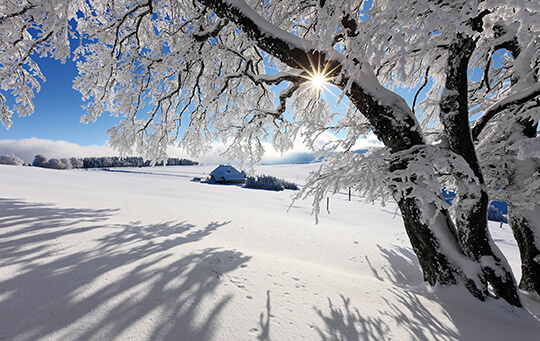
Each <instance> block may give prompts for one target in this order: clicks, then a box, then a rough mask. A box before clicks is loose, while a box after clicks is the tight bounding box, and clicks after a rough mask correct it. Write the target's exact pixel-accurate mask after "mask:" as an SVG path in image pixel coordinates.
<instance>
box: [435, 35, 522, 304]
mask: <svg viewBox="0 0 540 341" xmlns="http://www.w3.org/2000/svg"><path fill="white" fill-rule="evenodd" d="M474 49H475V41H474V40H473V38H471V37H466V36H464V35H462V34H460V33H458V34H456V37H455V38H454V40H453V42H452V43H451V44H450V46H449V48H448V66H447V68H446V84H445V85H446V86H445V89H444V90H443V94H442V96H441V102H440V108H441V114H440V116H441V123H442V124H443V127H444V132H445V136H446V137H447V140H448V146H449V149H450V150H451V151H452V152H454V153H456V154H458V155H460V156H461V157H463V158H464V159H465V161H466V162H467V164H468V165H469V167H470V168H471V170H472V172H473V174H474V176H475V177H476V179H471V178H470V177H467V176H462V175H456V176H455V178H456V181H457V182H458V193H457V200H456V203H455V206H456V217H455V222H456V228H457V235H458V241H459V243H460V245H461V248H462V250H463V252H464V253H465V254H466V255H467V256H468V257H470V258H471V259H473V260H475V261H478V262H480V264H482V275H483V278H482V281H483V282H484V283H485V286H486V288H485V289H484V290H483V291H487V286H488V284H491V286H492V288H493V290H494V292H495V295H497V296H498V297H502V298H503V299H505V300H506V301H507V302H508V303H510V304H512V305H515V306H521V300H520V298H519V294H518V292H517V288H516V284H515V280H514V278H513V275H512V272H511V271H510V267H509V266H508V264H507V262H506V260H505V259H504V256H503V255H502V253H501V252H500V250H498V248H497V246H496V245H495V244H494V243H493V241H492V239H491V237H490V234H489V231H488V228H487V209H488V204H489V198H488V193H487V187H486V185H485V182H484V176H483V174H482V171H481V168H480V163H479V161H478V158H477V156H476V152H475V148H474V144H473V140H472V135H471V131H470V127H469V108H468V75H467V70H468V64H469V59H470V57H471V55H472V53H473V52H474Z"/></svg>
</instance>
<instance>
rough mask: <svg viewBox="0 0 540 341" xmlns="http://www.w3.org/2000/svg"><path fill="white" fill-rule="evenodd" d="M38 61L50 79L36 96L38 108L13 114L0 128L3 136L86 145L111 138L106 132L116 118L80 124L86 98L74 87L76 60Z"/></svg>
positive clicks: (0, 137)
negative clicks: (9, 122) (22, 114)
mask: <svg viewBox="0 0 540 341" xmlns="http://www.w3.org/2000/svg"><path fill="white" fill-rule="evenodd" d="M38 63H39V65H40V67H41V70H42V72H43V74H44V75H45V77H46V78H47V81H46V82H45V83H42V86H41V90H40V92H38V93H37V94H36V96H35V98H34V105H35V111H34V113H33V114H32V115H30V116H27V117H18V116H13V117H12V119H13V125H12V126H11V128H10V129H8V130H6V129H5V128H4V127H2V128H1V130H0V139H1V140H6V139H14V140H20V139H27V138H32V137H34V138H40V139H51V140H63V141H69V142H73V143H77V144H80V145H83V146H88V145H103V144H105V143H106V141H107V140H108V135H107V134H106V132H107V129H108V128H110V127H111V126H112V125H113V124H114V123H115V122H116V121H117V119H116V118H112V117H106V116H104V117H101V118H100V119H99V120H97V121H96V122H95V123H89V124H81V123H79V120H80V118H81V116H82V115H83V114H84V109H82V107H81V106H82V105H83V104H84V102H83V101H82V99H81V95H80V93H79V92H78V91H76V90H74V89H72V85H73V80H74V78H75V76H76V75H77V68H76V66H75V63H74V62H72V61H67V62H66V64H62V63H61V62H60V61H58V60H54V59H51V58H43V59H40V60H39V62H38ZM0 152H1V151H0Z"/></svg>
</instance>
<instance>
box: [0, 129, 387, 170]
mask: <svg viewBox="0 0 540 341" xmlns="http://www.w3.org/2000/svg"><path fill="white" fill-rule="evenodd" d="M335 139H337V137H336V136H334V135H333V134H331V133H325V134H322V135H321V136H320V137H319V139H318V140H317V141H316V143H315V147H316V148H320V147H322V146H323V145H324V144H325V143H327V142H329V141H332V140H335ZM381 145H382V144H381V142H380V141H378V140H377V138H376V137H375V136H374V135H373V134H371V135H369V136H367V137H366V138H365V139H360V140H358V141H357V143H356V144H355V147H354V149H368V148H371V147H374V146H381ZM212 147H213V148H212V151H210V152H209V153H208V154H206V155H202V156H199V157H191V156H190V155H188V154H187V153H186V152H185V151H184V150H182V149H181V148H178V147H171V148H169V150H168V152H169V156H171V157H178V158H186V159H191V160H196V161H198V162H200V163H204V164H219V163H228V162H230V160H227V159H225V158H223V157H222V156H221V153H222V152H223V151H224V150H226V148H227V146H226V145H225V144H223V143H217V142H216V143H214V144H213V146H212ZM264 147H265V149H266V153H265V155H264V157H263V160H262V163H263V164H275V163H307V162H310V161H312V160H313V158H314V154H315V153H314V151H313V150H311V149H309V148H308V147H307V146H306V145H305V144H304V143H303V142H302V139H301V138H299V139H297V140H296V141H295V142H294V144H293V148H292V149H291V150H289V151H287V152H285V153H283V154H281V153H279V152H278V151H276V150H275V149H274V148H273V147H272V145H271V144H270V143H265V144H264ZM10 154H13V155H15V156H17V157H19V158H21V159H23V160H24V162H25V163H32V161H33V160H34V156H35V155H37V154H42V155H43V156H45V157H46V158H48V159H51V158H69V157H80V158H82V157H91V156H117V155H118V152H116V151H115V150H113V149H112V148H111V147H110V146H109V145H107V144H105V145H101V146H99V145H91V146H81V145H78V144H76V143H71V142H67V141H53V140H46V139H38V138H30V139H22V140H0V155H10Z"/></svg>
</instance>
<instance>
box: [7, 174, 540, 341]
mask: <svg viewBox="0 0 540 341" xmlns="http://www.w3.org/2000/svg"><path fill="white" fill-rule="evenodd" d="M316 167H317V165H277V166H262V167H260V169H259V172H260V173H264V174H270V175H273V176H277V177H280V178H285V179H286V180H288V181H293V182H297V183H300V184H302V183H303V182H304V181H305V179H306V177H307V174H308V172H309V171H311V170H314V169H315V168H316ZM213 168H214V166H204V165H202V166H177V167H156V168H137V169H135V168H122V169H111V170H109V171H106V170H50V169H42V168H35V167H15V166H4V165H0V340H36V339H38V340H458V339H459V340H478V339H482V340H509V339H515V340H534V339H537V338H538V335H540V321H539V320H538V319H539V317H540V302H539V301H538V298H532V297H529V296H526V295H522V296H523V300H524V302H525V305H526V307H527V310H525V309H514V308H512V307H510V306H508V305H506V304H505V303H504V302H501V301H498V300H494V299H491V300H489V301H487V302H484V303H482V302H479V301H476V300H475V299H473V298H472V297H471V296H470V295H469V294H468V293H467V292H466V291H465V289H464V288H462V287H452V288H447V287H437V288H430V287H429V286H427V285H425V284H424V283H423V281H422V274H421V272H420V268H419V265H418V261H417V260H416V257H415V255H414V253H413V252H412V250H411V246H410V244H409V241H408V239H407V236H406V234H405V231H404V228H403V224H402V221H401V218H400V217H399V214H398V213H397V212H396V206H395V204H392V203H390V204H388V205H387V206H386V207H381V206H379V205H367V204H363V203H361V202H360V198H359V197H358V196H353V201H350V202H349V201H348V193H339V194H337V195H334V196H332V197H331V198H330V213H326V212H324V214H323V215H321V217H320V223H319V224H318V225H316V224H315V219H314V217H313V216H311V215H310V212H311V207H310V202H311V201H310V200H306V201H297V202H295V203H294V205H293V206H292V208H291V209H290V210H289V211H288V212H287V209H288V208H289V205H290V203H291V200H290V196H291V195H292V193H293V192H291V191H283V192H271V191H264V190H252V189H244V188H241V187H239V186H234V185H229V186H223V185H210V184H203V183H196V182H191V181H190V180H191V179H192V178H194V177H201V176H205V175H208V173H209V172H210V171H212V169H213ZM491 224H492V225H490V228H491V230H492V232H493V238H494V240H495V242H496V243H497V244H498V245H499V247H500V248H501V250H502V251H503V252H504V253H505V255H506V256H507V257H508V260H509V262H510V264H511V266H512V268H513V270H514V271H515V274H516V276H517V277H518V278H519V276H520V272H519V255H518V251H517V247H516V245H515V242H514V240H513V237H512V233H511V231H510V229H509V227H508V225H506V224H503V225H502V228H501V225H500V224H499V223H491Z"/></svg>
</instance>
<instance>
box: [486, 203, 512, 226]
mask: <svg viewBox="0 0 540 341" xmlns="http://www.w3.org/2000/svg"><path fill="white" fill-rule="evenodd" d="M488 219H489V220H491V221H500V222H502V223H507V222H508V220H507V219H506V216H505V215H504V214H503V213H502V212H501V210H499V209H498V208H497V207H495V206H493V205H492V204H489V207H488Z"/></svg>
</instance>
